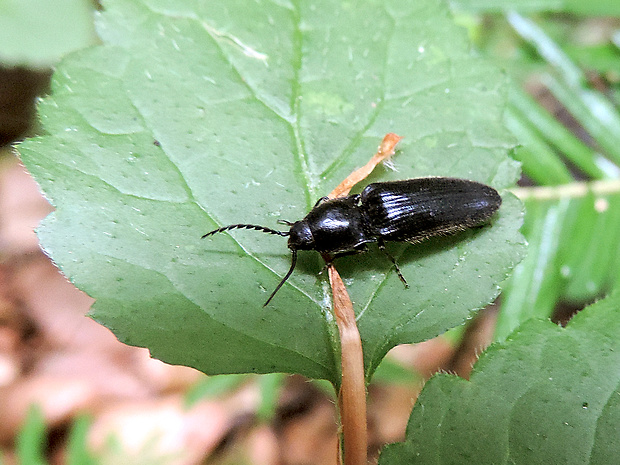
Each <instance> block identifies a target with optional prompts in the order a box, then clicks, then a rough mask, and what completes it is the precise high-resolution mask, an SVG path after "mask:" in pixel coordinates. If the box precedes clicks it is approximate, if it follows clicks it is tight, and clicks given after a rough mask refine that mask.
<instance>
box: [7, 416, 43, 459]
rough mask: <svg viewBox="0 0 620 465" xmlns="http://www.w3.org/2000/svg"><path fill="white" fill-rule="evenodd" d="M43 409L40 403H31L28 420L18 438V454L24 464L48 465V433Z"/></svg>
mask: <svg viewBox="0 0 620 465" xmlns="http://www.w3.org/2000/svg"><path fill="white" fill-rule="evenodd" d="M46 432H47V431H46V427H45V418H44V417H43V411H42V410H41V407H39V406H38V405H31V406H30V408H29V409H28V415H26V420H25V422H24V424H23V425H22V427H21V429H20V430H19V434H18V435H17V439H16V445H15V446H16V449H17V455H18V457H19V462H20V463H21V464H23V465H46V464H47V463H48V462H47V460H45V447H46V445H47V435H46Z"/></svg>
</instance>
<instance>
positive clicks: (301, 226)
mask: <svg viewBox="0 0 620 465" xmlns="http://www.w3.org/2000/svg"><path fill="white" fill-rule="evenodd" d="M288 248H289V249H291V250H312V249H314V237H313V236H312V231H310V226H308V222H307V221H306V220H305V219H303V220H300V221H296V222H295V223H293V224H292V225H291V229H290V230H289V232H288Z"/></svg>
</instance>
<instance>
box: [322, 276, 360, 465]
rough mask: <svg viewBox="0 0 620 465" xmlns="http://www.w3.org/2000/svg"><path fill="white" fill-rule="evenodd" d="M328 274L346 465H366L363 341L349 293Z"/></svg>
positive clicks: (338, 278)
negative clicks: (338, 354)
mask: <svg viewBox="0 0 620 465" xmlns="http://www.w3.org/2000/svg"><path fill="white" fill-rule="evenodd" d="M328 272H329V283H330V285H331V288H332V295H333V299H334V314H335V316H336V321H337V322H338V333H339V334H340V350H341V357H342V384H341V386H340V395H339V397H338V398H339V404H340V419H341V422H342V435H343V439H344V441H343V442H344V452H345V454H344V465H361V464H365V463H366V456H367V450H368V436H367V432H366V381H365V378H364V356H363V353H362V340H361V338H360V333H359V331H358V329H357V324H356V322H355V313H354V312H353V304H352V303H351V299H350V298H349V294H348V293H347V289H346V288H345V286H344V283H343V282H342V279H341V278H340V275H339V274H338V271H336V269H335V268H334V267H333V266H332V265H331V264H330V265H329V266H328Z"/></svg>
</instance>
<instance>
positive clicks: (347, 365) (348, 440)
mask: <svg viewBox="0 0 620 465" xmlns="http://www.w3.org/2000/svg"><path fill="white" fill-rule="evenodd" d="M400 139H401V137H400V136H397V135H396V134H394V133H389V134H386V136H385V137H384V138H383V141H382V142H381V145H380V146H379V148H378V149H377V153H375V155H374V156H373V157H372V158H371V159H370V160H369V161H368V163H366V164H365V165H364V166H362V167H361V168H359V169H357V170H355V171H353V172H352V173H351V174H349V175H348V176H347V177H346V178H345V179H344V180H343V181H342V182H341V183H340V184H339V185H338V186H337V187H336V188H335V189H334V190H333V191H332V192H331V193H330V194H329V196H328V197H329V198H331V199H335V198H337V197H344V196H346V195H348V194H349V192H350V191H351V188H352V187H353V186H354V185H355V184H357V183H358V182H360V181H362V180H363V179H365V178H366V177H367V176H368V175H369V174H370V173H371V172H372V170H373V169H375V167H376V166H377V165H378V164H379V163H381V162H382V161H384V160H385V159H387V158H389V157H390V156H392V155H394V150H395V148H396V144H397V143H398V141H399V140H400ZM323 258H324V259H325V262H326V263H327V267H328V268H327V269H328V273H329V283H330V285H331V288H332V298H333V302H334V316H335V319H336V324H337V326H338V333H339V335H340V357H341V364H342V382H341V385H340V395H339V396H338V400H339V402H338V403H339V408H340V421H341V424H342V437H343V441H342V442H343V449H344V454H343V455H344V465H361V464H365V463H366V461H367V454H368V436H367V431H366V428H367V425H366V378H365V376H364V354H363V352H362V340H361V337H360V333H359V330H358V329H357V323H356V321H355V312H354V311H353V303H352V302H351V298H350V297H349V293H348V292H347V288H346V287H345V285H344V283H343V282H342V279H341V278H340V275H339V274H338V271H336V268H334V266H333V265H332V263H331V257H329V256H328V255H326V254H325V255H323ZM338 463H340V460H339V461H338Z"/></svg>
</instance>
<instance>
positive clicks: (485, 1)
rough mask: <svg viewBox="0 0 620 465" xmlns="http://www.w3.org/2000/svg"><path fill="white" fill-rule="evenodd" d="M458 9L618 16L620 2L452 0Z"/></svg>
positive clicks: (605, 0)
mask: <svg viewBox="0 0 620 465" xmlns="http://www.w3.org/2000/svg"><path fill="white" fill-rule="evenodd" d="M451 4H452V5H454V7H455V8H458V9H459V10H468V11H480V12H483V11H484V12H504V11H507V10H516V11H520V12H522V13H534V12H544V11H548V12H552V11H555V12H565V13H574V14H579V15H584V16H588V15H589V16H606V15H609V16H618V15H620V4H618V2H617V1H616V0H592V1H589V2H584V1H583V0H536V1H532V0H452V1H451Z"/></svg>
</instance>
